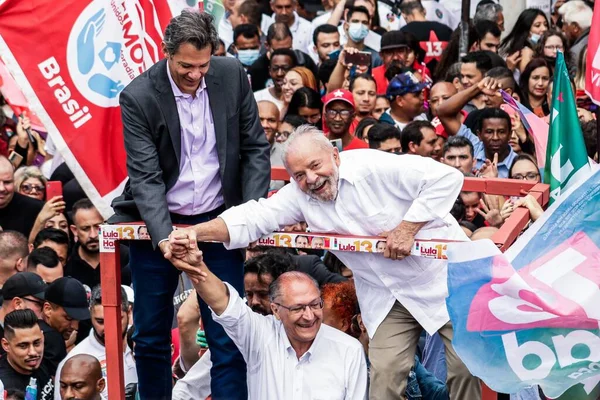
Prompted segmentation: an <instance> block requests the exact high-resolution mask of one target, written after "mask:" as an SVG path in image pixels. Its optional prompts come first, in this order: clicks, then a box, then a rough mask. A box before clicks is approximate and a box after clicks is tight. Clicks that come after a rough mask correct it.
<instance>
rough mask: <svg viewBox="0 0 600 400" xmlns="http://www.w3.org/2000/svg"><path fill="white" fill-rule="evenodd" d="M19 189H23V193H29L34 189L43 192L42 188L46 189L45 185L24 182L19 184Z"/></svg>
mask: <svg viewBox="0 0 600 400" xmlns="http://www.w3.org/2000/svg"><path fill="white" fill-rule="evenodd" d="M21 190H22V191H24V192H25V193H31V192H33V191H34V190H35V191H36V192H38V193H39V192H43V191H44V190H46V187H45V186H39V185H30V184H28V183H25V184H23V185H21Z"/></svg>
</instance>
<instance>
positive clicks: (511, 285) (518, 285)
mask: <svg viewBox="0 0 600 400" xmlns="http://www.w3.org/2000/svg"><path fill="white" fill-rule="evenodd" d="M598 199H600V168H599V167H597V166H596V167H594V169H593V170H592V172H591V173H590V175H589V176H588V177H586V179H581V180H579V181H578V182H577V183H576V184H575V185H574V186H573V187H571V188H569V190H568V191H567V192H565V193H564V194H563V195H561V196H560V197H559V199H558V200H557V201H555V202H554V204H553V205H552V206H551V207H550V208H548V210H547V211H546V212H545V213H544V214H543V215H542V217H540V219H539V220H537V221H536V222H535V223H534V224H532V225H531V226H530V227H529V229H527V230H526V231H525V232H524V233H523V234H522V235H521V237H520V238H519V239H518V240H517V241H516V242H515V244H513V246H511V248H510V249H509V250H508V251H507V252H506V253H504V254H502V253H501V252H500V251H499V250H498V249H497V248H496V246H495V245H494V244H493V243H492V242H491V241H489V240H485V241H476V242H465V243H456V244H453V245H452V246H448V261H449V266H448V289H449V297H448V299H447V305H448V311H449V313H450V318H451V320H452V323H453V325H454V340H453V344H454V347H455V349H456V352H457V353H458V355H459V356H460V357H461V359H462V360H463V361H464V362H465V364H466V365H467V367H468V368H469V370H470V371H471V372H472V373H473V374H474V375H476V376H478V377H480V378H481V379H483V381H484V382H485V383H486V384H487V385H488V386H489V387H491V388H492V389H493V390H495V391H497V392H503V393H516V392H518V391H519V390H521V389H525V388H527V387H529V386H532V385H539V386H540V387H541V388H542V389H543V391H544V393H545V394H546V396H548V397H549V398H558V397H560V398H561V399H563V398H569V399H570V400H578V399H586V398H593V399H596V398H597V397H598V394H599V392H600V390H599V388H598V383H599V382H600V329H599V323H600V207H598V206H599V205H600V204H599V203H600V202H599V200H598ZM565 392H567V393H566V394H565ZM563 395H565V396H566V397H561V396H563Z"/></svg>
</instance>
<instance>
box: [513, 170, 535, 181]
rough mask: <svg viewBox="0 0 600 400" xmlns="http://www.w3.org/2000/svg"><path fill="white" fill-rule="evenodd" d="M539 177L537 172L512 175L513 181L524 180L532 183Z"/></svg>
mask: <svg viewBox="0 0 600 400" xmlns="http://www.w3.org/2000/svg"><path fill="white" fill-rule="evenodd" d="M539 176H540V174H538V173H537V172H528V173H526V174H515V175H513V177H512V178H513V179H519V180H521V181H523V180H525V181H534V180H536V179H537V178H538V177H539Z"/></svg>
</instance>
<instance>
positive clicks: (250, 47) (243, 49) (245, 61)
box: [233, 24, 264, 68]
mask: <svg viewBox="0 0 600 400" xmlns="http://www.w3.org/2000/svg"><path fill="white" fill-rule="evenodd" d="M233 38H234V39H233V51H234V55H235V57H236V58H237V59H238V60H240V62H241V63H242V65H243V66H244V67H246V68H247V67H249V66H251V65H252V64H254V62H255V61H256V60H258V57H260V53H261V50H264V49H263V48H262V46H261V45H260V32H259V31H258V28H257V27H256V26H254V25H250V24H242V25H238V26H236V27H235V29H234V30H233Z"/></svg>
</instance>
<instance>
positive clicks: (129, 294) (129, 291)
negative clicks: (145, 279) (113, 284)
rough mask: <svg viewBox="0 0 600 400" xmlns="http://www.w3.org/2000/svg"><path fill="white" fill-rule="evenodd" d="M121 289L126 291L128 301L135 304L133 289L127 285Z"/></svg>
mask: <svg viewBox="0 0 600 400" xmlns="http://www.w3.org/2000/svg"><path fill="white" fill-rule="evenodd" d="M121 287H122V288H123V290H125V294H127V300H129V302H130V303H132V304H133V303H135V302H134V301H133V299H134V297H133V289H132V288H131V287H129V286H127V285H121Z"/></svg>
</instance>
